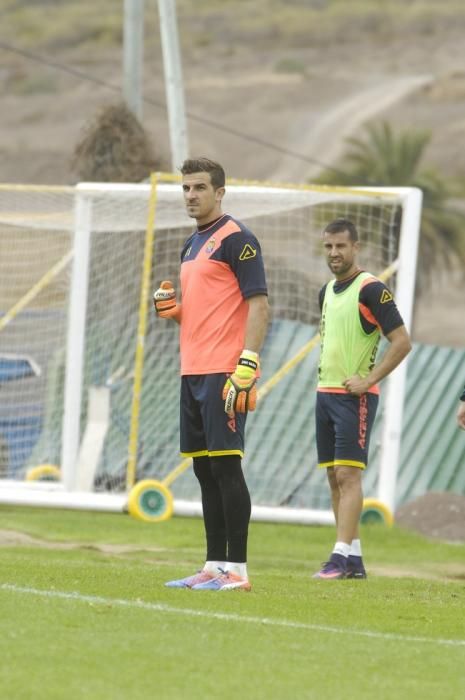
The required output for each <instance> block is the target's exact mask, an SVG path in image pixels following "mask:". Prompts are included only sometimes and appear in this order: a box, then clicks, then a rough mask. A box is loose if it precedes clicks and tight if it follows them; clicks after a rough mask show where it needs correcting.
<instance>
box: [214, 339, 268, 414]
mask: <svg viewBox="0 0 465 700" xmlns="http://www.w3.org/2000/svg"><path fill="white" fill-rule="evenodd" d="M259 366H260V363H259V360H258V353H256V352H252V350H243V351H242V354H241V356H240V358H239V361H238V363H237V367H236V369H235V370H234V372H233V374H231V376H230V377H228V379H227V380H226V383H225V385H224V388H223V400H224V410H225V411H226V413H227V414H228V416H231V418H232V417H233V416H234V414H235V413H236V411H237V412H238V413H246V412H247V411H255V408H256V406H257V386H256V382H257V371H258V368H259Z"/></svg>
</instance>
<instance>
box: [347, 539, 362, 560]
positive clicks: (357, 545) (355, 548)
mask: <svg viewBox="0 0 465 700" xmlns="http://www.w3.org/2000/svg"><path fill="white" fill-rule="evenodd" d="M350 555H352V556H353V557H361V556H362V543H361V542H360V540H352V543H351V545H350V552H349V556H350Z"/></svg>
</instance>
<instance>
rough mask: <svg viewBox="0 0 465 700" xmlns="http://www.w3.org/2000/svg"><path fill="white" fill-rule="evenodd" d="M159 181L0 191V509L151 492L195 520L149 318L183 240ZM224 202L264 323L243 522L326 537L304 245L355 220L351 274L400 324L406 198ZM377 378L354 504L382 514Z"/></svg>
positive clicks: (174, 380) (410, 201)
mask: <svg viewBox="0 0 465 700" xmlns="http://www.w3.org/2000/svg"><path fill="white" fill-rule="evenodd" d="M162 179H163V178H162V177H161V176H160V177H159V179H158V181H156V180H155V179H153V183H152V186H151V185H150V184H140V185H116V184H115V185H111V184H106V185H99V184H85V183H81V184H80V185H78V186H76V187H28V186H13V185H12V186H8V185H3V186H0V392H1V398H2V401H1V403H0V477H1V480H2V481H1V484H0V486H1V488H0V500H3V501H5V500H7V501H8V500H9V499H11V501H12V502H15V499H16V498H17V497H18V498H19V501H18V502H22V501H21V499H24V498H27V499H28V502H32V503H48V502H49V501H46V500H44V498H45V497H44V493H45V492H47V493H49V492H50V494H52V493H53V496H50V498H52V499H55V500H53V503H54V502H57V503H62V504H66V503H67V502H69V503H73V504H74V505H77V507H92V505H93V504H94V505H95V504H96V503H97V502H98V503H99V504H111V503H116V504H117V509H119V508H121V507H123V508H124V503H125V501H126V498H127V493H128V491H129V489H130V488H131V487H132V486H133V485H134V483H136V482H139V481H140V480H143V479H148V478H151V479H156V480H158V481H160V482H162V483H165V484H167V485H169V488H170V489H171V492H172V494H173V496H174V502H175V510H176V509H177V510H178V512H186V513H190V512H192V513H194V512H200V505H199V503H198V501H199V489H198V484H197V482H196V480H195V478H194V476H193V474H192V469H190V468H189V464H188V463H185V461H184V462H183V460H182V459H181V458H180V457H179V417H178V414H179V408H178V400H179V381H180V380H179V373H178V367H179V357H178V328H177V326H176V324H173V323H170V322H165V321H163V320H162V319H158V318H156V317H155V315H154V314H153V311H152V308H151V293H152V291H153V290H154V289H155V288H156V287H158V285H159V282H160V281H161V280H163V279H171V280H173V281H176V280H177V279H178V275H179V256H180V251H181V249H182V246H183V243H184V241H185V240H186V238H187V237H188V236H189V235H190V233H191V231H192V229H193V225H192V220H191V219H189V218H188V217H187V215H186V214H185V211H184V206H183V201H182V192H181V188H180V185H179V182H166V181H161V180H162ZM166 179H167V178H165V180H166ZM171 179H173V178H171ZM223 204H224V210H225V211H227V212H228V213H231V214H232V215H233V216H235V217H236V218H238V219H240V220H242V221H243V222H244V223H245V224H246V225H247V226H248V227H249V228H250V229H251V230H252V231H253V232H254V233H255V234H256V236H257V238H258V239H259V241H260V243H261V246H262V251H263V255H264V260H265V266H266V273H267V282H268V287H269V300H270V306H271V313H272V317H271V323H270V327H269V331H268V335H267V338H266V342H265V345H264V348H263V351H262V353H261V364H262V377H261V379H260V382H259V405H258V408H257V411H256V412H255V413H254V414H250V415H249V417H248V421H247V432H246V452H245V457H244V462H243V465H244V470H245V473H246V477H247V481H248V485H249V488H250V492H251V497H252V502H253V507H254V513H255V515H256V516H257V517H259V514H260V513H262V515H263V517H264V518H268V517H270V518H271V519H280V518H282V519H290V520H292V519H293V518H294V517H295V518H296V519H297V520H298V519H299V518H300V517H304V515H305V513H307V515H309V517H310V518H313V517H314V516H315V518H316V521H317V522H318V521H321V522H326V521H329V520H330V519H331V513H330V502H329V493H328V488H327V485H326V475H325V473H324V471H323V470H318V469H317V468H316V462H317V460H316V448H315V429H314V404H315V387H316V374H317V373H316V369H317V363H318V353H319V348H318V322H319V307H318V292H319V290H320V288H321V287H322V285H323V284H324V283H325V282H326V281H327V280H328V279H329V276H330V274H329V271H328V269H327V266H326V263H325V260H324V257H323V255H322V249H321V231H322V229H323V228H324V226H325V225H326V224H327V223H328V222H329V221H331V220H333V219H335V218H337V217H341V216H343V217H347V218H350V219H351V220H353V221H354V223H355V224H356V225H357V227H358V229H359V232H360V237H361V253H360V262H361V265H362V267H363V268H364V269H367V270H369V271H370V272H372V273H373V274H378V275H379V274H384V276H385V279H387V280H388V284H389V286H390V287H391V288H392V289H393V291H394V293H395V294H396V298H397V302H398V305H399V307H400V310H401V313H402V314H403V317H404V319H405V321H406V324H407V325H409V323H410V317H411V308H412V299H413V288H414V277H415V260H416V246H417V237H418V229H419V217H420V208H421V194H420V192H419V191H418V190H415V189H407V188H400V189H397V190H393V191H385V190H376V189H374V190H363V189H359V190H357V189H344V188H339V189H336V188H325V187H319V188H317V187H291V186H289V187H272V186H266V185H263V184H261V185H260V184H256V185H251V184H239V183H233V182H228V184H227V188H226V195H225V198H224V200H223ZM178 287H179V285H178ZM392 377H393V386H392V388H387V390H385V391H384V393H382V397H383V398H382V400H381V403H380V409H379V411H378V416H377V421H376V424H375V427H374V431H373V437H372V445H371V454H370V469H368V470H367V473H366V475H365V494H366V495H368V496H370V495H371V496H375V497H379V498H381V499H382V500H383V501H384V502H386V504H387V505H388V506H389V507H391V508H392V507H393V505H394V499H395V476H396V464H397V461H398V450H399V439H400V438H399V434H400V427H399V426H400V424H399V421H400V420H401V416H402V405H403V381H404V371H403V370H402V369H401V368H398V370H396V372H395V373H393V375H392ZM389 381H390V380H389ZM383 454H384V457H383ZM383 460H384V461H383ZM392 478H394V485H393V484H392ZM48 479H52V481H49V480H48ZM25 493H27V494H28V495H27V497H26V496H24V494H25ZM18 494H20V496H18ZM21 494H22V495H21ZM56 494H61V501H60V499H59V498H58V496H56ZM73 494H74V496H73V497H72V495H73ZM86 494H87V496H88V498H87V497H86ZM71 497H72V498H71ZM67 498H68V501H66V499H67ZM69 499H71V500H69ZM112 499H113V500H112ZM102 507H106V506H105V505H103V506H102ZM108 508H109V509H111V505H109V506H108ZM302 514H304V515H302ZM315 514H316V515H315ZM318 514H320V515H321V517H319V516H318ZM328 519H329V520H328Z"/></svg>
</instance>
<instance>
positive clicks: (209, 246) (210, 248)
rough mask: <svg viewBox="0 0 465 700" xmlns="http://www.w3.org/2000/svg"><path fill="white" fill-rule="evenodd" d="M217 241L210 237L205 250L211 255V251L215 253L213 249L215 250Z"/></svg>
mask: <svg viewBox="0 0 465 700" xmlns="http://www.w3.org/2000/svg"><path fill="white" fill-rule="evenodd" d="M215 243H216V241H215V239H214V238H210V240H209V241H208V243H207V245H206V246H205V252H206V253H207V255H210V253H213V251H214V250H215Z"/></svg>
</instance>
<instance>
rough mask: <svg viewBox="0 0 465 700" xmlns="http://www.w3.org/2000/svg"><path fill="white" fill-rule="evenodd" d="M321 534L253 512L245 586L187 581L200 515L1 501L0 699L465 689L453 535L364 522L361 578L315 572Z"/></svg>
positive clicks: (461, 590) (464, 571)
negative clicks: (136, 515)
mask: <svg viewBox="0 0 465 700" xmlns="http://www.w3.org/2000/svg"><path fill="white" fill-rule="evenodd" d="M333 537H334V532H333V530H332V528H324V527H305V526H285V525H279V526H278V525H271V524H263V523H253V524H252V527H251V537H250V551H249V574H250V578H251V581H252V584H253V590H252V592H251V593H244V592H240V591H230V592H223V593H221V592H220V593H217V592H208V591H204V592H200V591H198V592H195V591H189V590H173V589H167V588H165V587H164V586H163V583H164V581H166V580H167V579H169V578H173V577H178V576H182V575H187V574H190V573H193V571H194V570H195V569H196V568H198V566H199V565H200V563H201V561H202V557H203V525H202V523H201V521H199V520H197V519H187V518H186V519H185V518H173V519H172V520H169V521H167V522H164V523H159V524H156V525H153V524H145V523H141V522H138V521H135V520H132V519H131V518H129V517H128V516H123V515H110V514H96V513H84V512H71V511H51V510H49V511H47V510H41V509H26V508H15V507H2V509H1V511H0V557H1V559H0V579H1V581H0V626H1V628H0V629H1V633H0V658H1V666H0V681H1V683H0V687H1V697H5V698H11V699H13V700H22V699H24V700H31V699H37V700H42V698H43V699H45V698H46V699H47V700H54V699H60V700H61V699H63V698H66V699H67V700H73V699H74V698H86V699H94V698H95V699H99V700H100V699H101V700H106V699H107V698H108V699H111V700H113V699H115V700H116V699H118V700H119V699H120V698H121V699H122V698H124V699H129V700H132V699H134V700H138V699H139V698H144V699H146V698H159V699H161V700H171V699H177V698H188V699H189V700H197V699H200V698H204V699H205V698H206V699H209V698H221V699H222V700H229V699H230V698H231V699H232V698H234V699H236V698H250V699H251V700H255V699H256V700H261V699H262V698H263V699H265V698H266V699H268V700H274V699H281V698H283V699H284V698H286V699H287V698H292V699H293V698H297V699H300V698H309V699H313V698H315V699H316V698H320V699H322V700H325V698H333V697H338V698H339V697H344V698H349V699H351V698H354V699H355V698H358V699H368V698H369V699H372V698H373V699H376V700H384V699H387V698H389V699H392V698H395V697H397V698H402V699H403V698H408V699H409V700H416V699H417V698H418V699H420V698H422V699H423V700H428V699H429V698H435V699H436V698H438V697H440V698H441V700H448V699H449V698H450V699H451V700H452V699H453V700H459V699H460V698H463V697H465V671H464V669H465V545H448V544H444V543H438V542H434V541H428V540H425V539H423V538H421V537H419V536H416V535H414V534H411V533H407V532H404V531H401V530H399V529H397V528H393V529H391V530H387V529H385V528H384V527H382V526H365V527H364V529H363V531H362V538H363V543H364V552H365V558H366V561H367V566H368V573H369V579H368V580H367V581H317V580H312V579H311V574H312V573H313V572H314V570H316V569H317V568H318V565H319V563H320V562H321V560H322V559H324V558H325V557H326V556H327V554H328V551H329V549H330V547H331V545H332V543H333Z"/></svg>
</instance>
